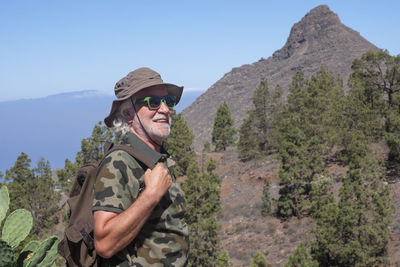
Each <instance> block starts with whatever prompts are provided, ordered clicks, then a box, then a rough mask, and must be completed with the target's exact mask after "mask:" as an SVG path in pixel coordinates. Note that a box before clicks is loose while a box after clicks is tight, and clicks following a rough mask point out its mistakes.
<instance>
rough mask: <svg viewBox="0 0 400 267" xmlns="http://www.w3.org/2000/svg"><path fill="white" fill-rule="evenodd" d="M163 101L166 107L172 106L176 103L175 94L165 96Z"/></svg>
mask: <svg viewBox="0 0 400 267" xmlns="http://www.w3.org/2000/svg"><path fill="white" fill-rule="evenodd" d="M165 103H167V106H168V107H170V108H173V107H174V106H175V103H176V97H175V96H166V97H165Z"/></svg>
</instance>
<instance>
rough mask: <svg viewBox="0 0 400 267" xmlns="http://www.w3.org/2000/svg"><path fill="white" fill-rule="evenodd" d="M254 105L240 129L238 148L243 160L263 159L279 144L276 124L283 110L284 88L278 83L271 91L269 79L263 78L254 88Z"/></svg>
mask: <svg viewBox="0 0 400 267" xmlns="http://www.w3.org/2000/svg"><path fill="white" fill-rule="evenodd" d="M253 105H254V109H251V110H249V111H248V116H247V118H245V119H244V121H243V123H242V125H241V126H240V130H239V141H238V146H237V149H238V154H239V158H240V159H242V160H250V159H261V158H263V156H264V155H266V154H268V153H269V151H271V150H273V149H276V148H277V147H278V146H279V144H278V140H277V136H276V126H277V122H278V121H279V116H280V112H281V110H282V88H281V87H280V86H279V85H278V86H277V87H276V88H275V90H274V91H273V92H272V93H270V91H269V87H268V81H267V79H262V80H261V82H260V84H259V86H258V87H257V88H256V89H255V90H254V94H253Z"/></svg>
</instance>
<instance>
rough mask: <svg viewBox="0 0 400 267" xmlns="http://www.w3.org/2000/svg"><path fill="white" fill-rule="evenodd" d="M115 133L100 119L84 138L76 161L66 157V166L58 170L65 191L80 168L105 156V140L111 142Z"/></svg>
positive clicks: (68, 188) (67, 190)
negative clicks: (90, 132)
mask: <svg viewBox="0 0 400 267" xmlns="http://www.w3.org/2000/svg"><path fill="white" fill-rule="evenodd" d="M112 139H113V134H112V131H111V129H109V128H108V127H107V126H105V125H102V122H101V121H99V122H98V123H97V124H96V125H95V126H94V127H93V130H92V135H91V136H89V137H87V138H84V139H82V141H81V150H80V151H79V152H78V153H76V157H75V162H71V161H70V160H69V159H65V164H64V168H63V169H60V170H57V172H56V173H57V176H58V179H59V181H60V183H61V185H62V186H63V187H64V191H66V192H69V190H70V187H71V186H72V183H73V181H74V179H75V177H76V174H77V172H78V169H79V168H80V167H81V166H83V165H85V164H88V163H92V162H97V161H99V160H101V159H102V158H103V156H104V144H105V142H111V141H112Z"/></svg>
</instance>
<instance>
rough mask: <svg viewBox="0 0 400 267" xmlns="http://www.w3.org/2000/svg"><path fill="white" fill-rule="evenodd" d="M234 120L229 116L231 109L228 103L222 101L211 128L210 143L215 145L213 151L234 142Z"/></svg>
mask: <svg viewBox="0 0 400 267" xmlns="http://www.w3.org/2000/svg"><path fill="white" fill-rule="evenodd" d="M235 133H236V130H235V128H234V121H233V119H232V116H231V111H230V110H229V107H228V105H227V104H226V103H225V102H224V103H223V104H222V105H220V106H219V107H218V109H217V114H216V116H215V119H214V128H213V130H212V133H211V136H212V140H211V141H212V143H213V144H214V145H215V151H222V150H226V148H227V147H228V146H231V145H233V144H234V143H235V140H234V137H233V136H234V134H235Z"/></svg>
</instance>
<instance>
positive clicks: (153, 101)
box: [135, 95, 176, 109]
mask: <svg viewBox="0 0 400 267" xmlns="http://www.w3.org/2000/svg"><path fill="white" fill-rule="evenodd" d="M143 102H144V103H147V106H148V107H149V109H159V108H160V107H161V103H162V102H164V103H165V104H166V105H167V107H168V108H170V109H173V108H174V107H175V105H176V97H175V96H169V95H167V96H147V97H145V98H141V99H137V100H136V101H135V104H137V103H143Z"/></svg>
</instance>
